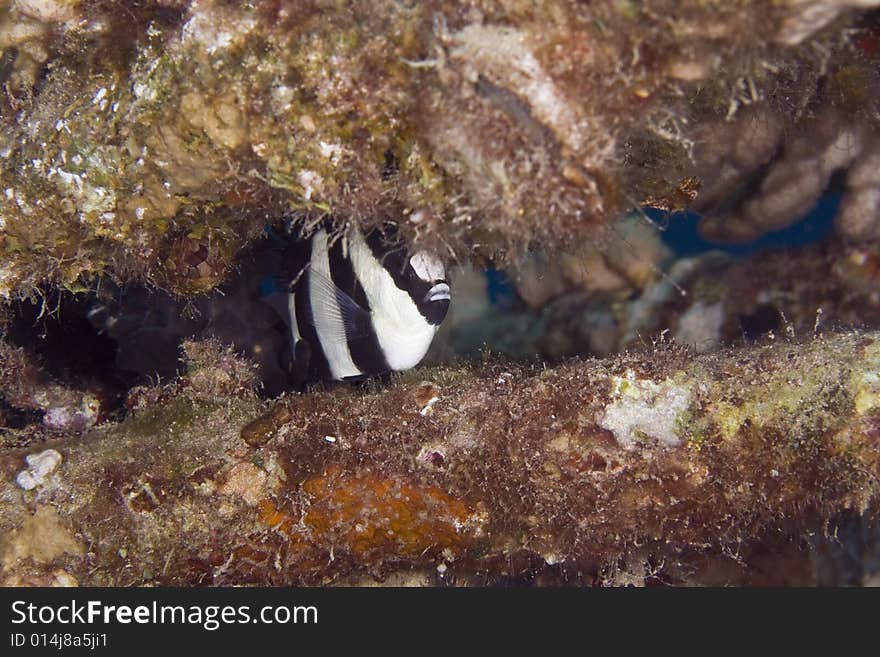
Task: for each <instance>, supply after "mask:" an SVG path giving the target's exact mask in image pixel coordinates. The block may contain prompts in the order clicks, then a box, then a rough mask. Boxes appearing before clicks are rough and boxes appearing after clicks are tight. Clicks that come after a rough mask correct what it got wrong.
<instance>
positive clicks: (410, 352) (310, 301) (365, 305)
mask: <svg viewBox="0 0 880 657" xmlns="http://www.w3.org/2000/svg"><path fill="white" fill-rule="evenodd" d="M284 259H285V270H286V271H287V272H289V273H290V283H289V287H288V293H287V295H286V301H287V308H286V310H287V315H288V316H287V319H288V320H289V325H290V332H291V344H292V350H291V355H292V357H293V358H292V362H291V363H290V366H289V368H290V370H291V373H292V376H293V379H294V381H295V383H296V384H298V385H301V384H303V383H309V382H314V381H357V380H361V379H365V378H367V377H371V376H375V375H379V374H384V373H386V372H392V371H401V370H407V369H410V368H412V367H415V366H416V365H417V364H418V363H419V362H420V361H421V360H422V358H424V356H425V354H426V353H427V351H428V347H430V345H431V341H432V340H433V338H434V335H435V334H436V333H437V330H438V328H439V327H440V323H441V322H442V321H443V319H444V318H445V317H446V312H447V310H448V309H449V303H450V299H451V296H450V287H449V283H448V281H447V280H446V272H445V268H444V266H443V263H442V262H441V261H440V260H439V259H438V258H437V257H436V256H434V255H432V254H430V253H428V252H426V251H419V252H417V253H415V254H412V255H410V254H408V252H407V249H406V247H405V246H403V245H401V244H400V243H399V242H395V241H393V240H392V241H390V242H389V240H388V237H387V236H386V235H384V234H383V232H382V231H379V230H376V231H373V232H371V233H369V234H368V235H364V234H363V233H362V232H361V231H360V230H359V229H358V228H357V227H349V228H348V229H347V230H346V231H345V232H344V233H342V234H341V235H333V236H331V233H330V232H328V230H327V228H324V227H322V228H320V229H319V230H317V231H316V232H315V233H313V234H312V235H311V236H310V237H309V238H308V239H305V240H299V241H297V242H296V243H294V244H293V245H291V246H290V247H288V248H287V249H286V252H285V254H284Z"/></svg>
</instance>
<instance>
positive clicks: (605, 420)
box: [596, 371, 691, 449]
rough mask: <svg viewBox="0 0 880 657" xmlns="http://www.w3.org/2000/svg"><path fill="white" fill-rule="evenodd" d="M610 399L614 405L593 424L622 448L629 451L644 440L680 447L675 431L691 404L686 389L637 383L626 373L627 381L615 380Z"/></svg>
mask: <svg viewBox="0 0 880 657" xmlns="http://www.w3.org/2000/svg"><path fill="white" fill-rule="evenodd" d="M612 396H613V397H612V398H613V399H614V401H613V402H612V403H611V404H609V405H608V406H607V407H606V408H605V412H604V413H600V414H599V415H598V417H597V418H596V421H597V422H598V423H599V426H601V427H602V428H604V429H607V430H608V431H610V432H611V433H613V434H614V437H615V439H616V440H617V442H618V443H620V445H621V446H623V447H625V448H627V449H632V448H634V447H636V446H637V445H639V444H642V443H644V442H645V440H646V439H648V440H650V439H653V440H656V441H657V442H659V443H660V444H662V445H667V446H669V447H676V446H678V445H680V444H681V438H679V436H678V433H677V428H678V423H679V421H680V418H681V414H682V413H684V412H685V411H687V409H688V407H689V406H690V403H691V391H690V390H689V389H688V388H685V387H683V386H680V385H678V384H676V383H674V382H673V381H670V380H669V379H666V380H665V381H663V382H661V383H656V382H654V381H651V380H649V379H637V378H636V376H635V374H634V373H633V372H632V371H628V372H627V373H626V377H623V378H620V377H615V380H614V391H613V392H612Z"/></svg>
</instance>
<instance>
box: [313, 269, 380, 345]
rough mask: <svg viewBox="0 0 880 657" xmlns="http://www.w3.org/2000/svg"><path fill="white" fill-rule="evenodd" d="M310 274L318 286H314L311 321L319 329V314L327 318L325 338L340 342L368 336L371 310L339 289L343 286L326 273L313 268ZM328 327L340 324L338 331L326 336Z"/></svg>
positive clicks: (323, 324) (337, 326) (324, 325)
mask: <svg viewBox="0 0 880 657" xmlns="http://www.w3.org/2000/svg"><path fill="white" fill-rule="evenodd" d="M309 277H310V278H311V279H312V280H313V281H314V282H315V285H314V286H311V287H310V292H311V298H310V303H309V308H308V313H309V316H308V320H309V323H310V324H311V325H312V326H314V327H316V328H317V327H318V322H317V321H316V317H317V315H318V314H319V313H320V314H321V316H322V319H324V320H327V321H324V322H321V324H322V326H323V327H324V331H323V332H324V333H325V334H324V335H323V337H325V338H326V339H328V340H330V341H332V342H334V343H338V344H341V343H343V342H346V341H348V340H355V339H357V338H360V337H363V336H365V335H366V327H368V326H369V322H370V313H369V312H368V311H367V310H366V309H365V308H364V307H363V306H361V305H360V304H359V303H358V302H357V301H355V300H354V299H352V298H351V296H349V295H348V294H346V293H345V292H344V291H343V290H341V289H339V286H337V285H336V283H334V282H333V281H332V280H331V279H330V278H329V277H328V276H327V275H326V274H324V273H322V272H319V271H316V270H314V269H311V270H309ZM328 326H329V327H336V328H337V329H338V330H337V331H333V332H331V334H330V335H326V327H328Z"/></svg>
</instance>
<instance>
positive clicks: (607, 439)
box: [0, 332, 880, 585]
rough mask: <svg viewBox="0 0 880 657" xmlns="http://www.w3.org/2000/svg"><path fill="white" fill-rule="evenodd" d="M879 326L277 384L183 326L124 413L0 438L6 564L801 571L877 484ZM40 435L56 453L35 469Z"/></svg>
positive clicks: (596, 577) (190, 575)
mask: <svg viewBox="0 0 880 657" xmlns="http://www.w3.org/2000/svg"><path fill="white" fill-rule="evenodd" d="M878 345H880V335H877V334H875V333H858V332H852V333H843V334H829V335H819V336H818V337H811V338H809V339H806V340H802V341H800V342H791V341H783V340H775V341H769V342H768V343H766V344H762V345H756V346H753V347H750V348H742V349H738V350H732V351H731V350H721V351H718V352H715V353H713V354H708V355H702V356H694V355H693V354H692V353H689V352H688V351H687V350H685V349H682V348H679V347H674V346H670V345H667V344H658V345H657V346H655V347H654V348H653V349H648V350H645V351H643V352H631V353H628V354H626V355H620V356H617V357H613V358H609V359H607V360H605V361H595V360H585V361H576V362H571V363H568V364H564V365H560V366H558V367H556V368H554V369H543V368H530V367H524V366H520V365H513V364H506V365H505V364H502V363H488V364H485V365H483V366H481V367H477V368H448V367H445V368H434V369H424V370H421V371H418V372H415V373H413V374H407V375H402V376H398V377H395V379H394V380H393V381H392V382H391V384H390V385H389V386H388V387H386V388H383V389H375V388H374V389H366V390H357V389H353V388H350V387H336V388H333V389H330V390H326V391H315V392H312V393H310V394H305V395H288V396H284V397H281V398H280V399H278V400H276V401H275V402H272V403H270V404H269V406H266V404H264V403H262V402H260V401H259V400H257V399H256V398H255V397H254V396H253V394H252V393H251V392H250V390H249V386H250V385H251V381H252V379H251V372H250V370H249V368H248V367H246V366H245V365H244V364H239V365H235V364H233V363H231V362H230V359H231V358H232V356H231V355H230V354H229V353H228V352H225V351H223V350H218V349H217V348H216V347H214V346H211V345H204V346H201V347H197V346H196V345H191V346H189V347H188V349H187V353H188V354H189V357H190V358H191V359H192V358H196V360H197V362H193V364H192V365H191V372H192V373H191V374H190V375H188V376H185V377H183V378H182V379H181V380H180V381H179V382H177V383H175V384H172V385H170V386H165V387H159V388H153V389H150V391H144V390H140V391H137V392H136V393H133V394H136V395H137V398H138V400H139V401H138V403H132V404H131V407H132V409H133V410H132V411H131V413H130V414H129V416H128V417H127V418H126V419H125V420H124V421H122V422H116V423H105V424H102V425H99V426H97V427H93V428H91V429H90V430H89V431H88V434H87V436H86V437H85V439H84V440H80V439H78V434H75V433H74V434H71V433H68V434H66V435H62V436H56V437H54V438H51V439H50V440H48V441H47V442H44V443H42V444H40V445H36V444H31V445H27V446H25V447H21V448H17V449H6V450H4V451H3V452H2V453H0V499H2V500H3V505H2V507H0V529H2V535H3V544H2V549H0V577H2V581H3V583H5V584H10V583H28V582H30V583H50V582H55V583H68V584H70V583H79V584H80V585H108V584H113V585H143V584H186V585H193V584H215V585H220V584H245V583H262V584H329V583H359V582H364V581H365V578H366V579H373V578H378V579H380V580H381V579H383V578H389V581H397V580H396V579H394V578H395V576H396V574H400V573H409V574H410V575H408V577H410V579H412V578H413V577H415V578H416V579H417V580H418V581H420V582H421V583H425V584H428V583H433V584H457V585H466V584H485V583H490V582H512V581H530V582H532V583H538V584H540V583H544V584H552V583H557V584H559V583H563V582H567V583H581V584H584V583H591V584H595V583H618V584H620V583H642V584H644V583H648V584H650V583H652V582H666V583H690V584H694V583H716V584H718V583H747V582H751V583H756V582H763V583H777V584H779V583H786V582H788V583H805V582H807V581H809V577H810V572H811V569H810V566H809V554H810V551H809V550H808V543H807V541H806V537H807V535H808V534H814V533H815V529H816V528H820V527H826V530H827V531H829V532H831V531H833V524H830V525H827V524H826V523H828V522H831V523H833V522H834V520H833V519H834V518H835V517H837V515H836V514H839V513H841V512H843V511H845V510H852V511H854V512H861V511H865V510H867V509H869V508H870V507H871V505H872V504H875V503H876V500H877V496H878V493H880V489H878V483H877V482H878V481H880V478H878V467H880V459H878V454H880V450H878V443H877V441H878V436H880V383H878V378H877V372H878V371H880V348H878ZM195 373H199V374H198V376H195ZM261 423H262V425H263V428H262V429H261V430H259V431H258V430H256V429H255V427H257V426H258V425H260V424H261ZM257 435H259V439H258V440H254V436H257ZM48 450H54V452H55V453H57V454H59V455H60V456H61V457H63V460H61V459H57V458H56V459H52V460H53V462H55V461H57V463H56V464H55V469H54V471H53V472H52V473H51V476H48V477H45V478H44V480H43V481H42V482H41V483H39V484H37V485H35V486H30V485H29V482H25V481H23V480H22V477H21V475H20V473H21V472H22V471H23V468H24V466H25V459H27V465H28V466H29V467H30V468H31V469H35V468H38V467H40V466H39V463H40V462H42V461H43V460H45V459H46V458H47V457H46V456H45V455H46V454H47V453H49V454H52V452H51V451H48ZM182 536H185V537H186V540H185V541H181V537H182ZM773 554H776V555H777V558H781V557H779V555H784V556H785V560H786V562H787V563H789V566H790V567H789V568H788V569H787V570H785V571H778V572H775V574H774V571H773V570H772V568H770V567H769V566H768V565H767V564H768V563H769V561H768V559H770V558H771V555H773ZM762 564H764V565H763V566H762ZM751 566H753V567H751ZM864 576H865V577H866V578H868V577H870V576H871V573H865V574H864Z"/></svg>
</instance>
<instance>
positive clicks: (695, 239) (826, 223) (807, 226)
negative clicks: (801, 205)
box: [645, 192, 842, 258]
mask: <svg viewBox="0 0 880 657" xmlns="http://www.w3.org/2000/svg"><path fill="white" fill-rule="evenodd" d="M841 197H842V194H840V192H833V193H828V194H825V195H824V196H822V197H821V198H820V199H819V201H818V202H817V203H816V205H815V206H814V207H813V209H812V210H810V212H809V213H808V214H807V216H806V217H804V218H803V219H801V220H800V221H799V222H797V223H796V224H793V225H791V226H789V227H788V228H783V229H782V230H778V231H775V232H773V233H767V234H766V235H763V236H762V237H760V238H759V239H757V240H754V241H752V242H747V243H745V244H723V243H716V242H710V241H709V240H706V239H704V238H703V237H702V236H701V235H700V234H699V233H698V232H697V224H698V223H699V220H700V216H699V215H698V214H696V213H693V212H675V213H672V214H669V213H666V212H663V211H662V210H654V209H652V208H646V209H645V212H646V214H647V215H648V217H649V218H650V219H651V220H652V221H654V223H656V224H657V225H658V226H661V227H665V229H662V228H661V230H662V232H661V236H662V239H663V243H664V244H666V246H668V247H669V248H670V249H672V250H673V251H674V252H675V254H676V255H677V256H679V257H683V258H685V257H691V256H696V255H699V254H701V253H705V252H706V251H712V250H715V251H723V252H724V253H727V254H730V255H733V256H748V255H751V254H753V253H757V252H760V251H768V250H771V249H785V248H796V247H799V246H805V245H807V244H812V243H814V242H818V241H820V240H823V239H825V238H826V237H828V236H829V235H830V234H831V233H832V232H833V231H834V217H835V216H836V215H837V210H838V208H839V207H840V200H841Z"/></svg>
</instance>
